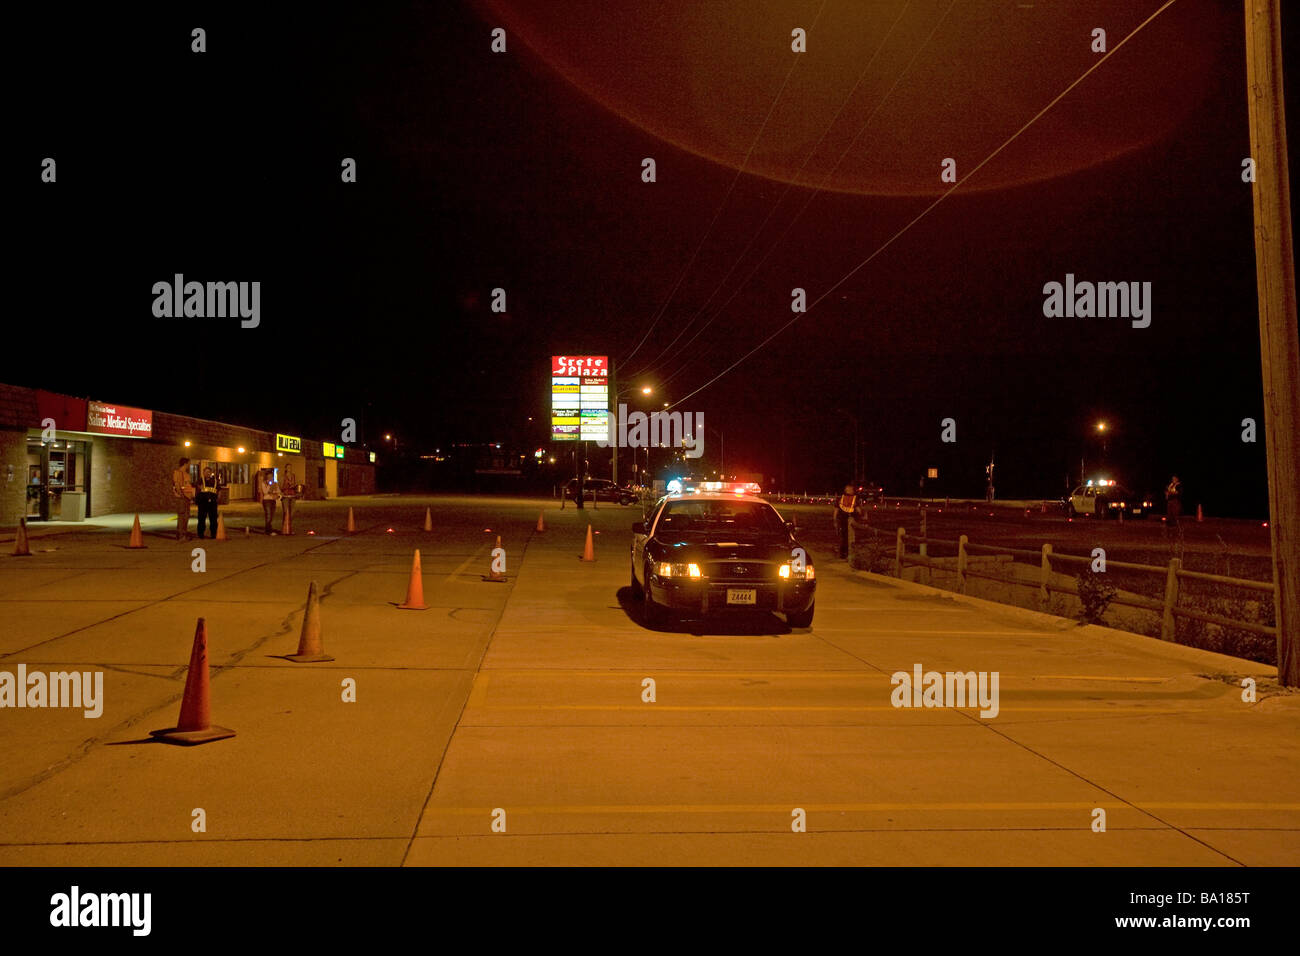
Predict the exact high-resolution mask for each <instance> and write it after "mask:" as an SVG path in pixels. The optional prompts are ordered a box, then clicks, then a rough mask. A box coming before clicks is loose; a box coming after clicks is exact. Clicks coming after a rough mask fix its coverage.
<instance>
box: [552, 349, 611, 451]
mask: <svg viewBox="0 0 1300 956" xmlns="http://www.w3.org/2000/svg"><path fill="white" fill-rule="evenodd" d="M608 438H609V358H608V356H605V355H552V356H551V440H552V441H605V440H608Z"/></svg>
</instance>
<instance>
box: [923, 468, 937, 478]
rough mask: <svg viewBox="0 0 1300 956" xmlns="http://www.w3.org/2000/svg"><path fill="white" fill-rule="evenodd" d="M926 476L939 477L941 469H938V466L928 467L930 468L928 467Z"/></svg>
mask: <svg viewBox="0 0 1300 956" xmlns="http://www.w3.org/2000/svg"><path fill="white" fill-rule="evenodd" d="M925 477H927V478H938V477H939V469H938V468H928V469H926V472H925Z"/></svg>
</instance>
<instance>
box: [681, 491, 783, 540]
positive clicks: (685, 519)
mask: <svg viewBox="0 0 1300 956" xmlns="http://www.w3.org/2000/svg"><path fill="white" fill-rule="evenodd" d="M656 530H657V531H667V532H669V533H671V534H714V533H717V532H724V533H726V534H773V533H777V534H783V533H784V532H785V524H784V523H783V522H782V521H781V517H780V515H778V514H777V513H776V511H775V510H773V508H772V507H771V506H770V505H768V504H766V503H765V502H762V501H741V500H737V501H715V500H699V499H696V500H691V499H686V500H683V501H670V502H668V504H667V506H665V508H664V513H663V515H661V516H660V518H659V525H658V528H657V529H656Z"/></svg>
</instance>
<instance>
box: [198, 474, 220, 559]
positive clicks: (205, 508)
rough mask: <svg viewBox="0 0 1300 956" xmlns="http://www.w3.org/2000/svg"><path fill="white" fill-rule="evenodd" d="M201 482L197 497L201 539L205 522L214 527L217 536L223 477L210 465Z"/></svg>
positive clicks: (214, 533)
mask: <svg viewBox="0 0 1300 956" xmlns="http://www.w3.org/2000/svg"><path fill="white" fill-rule="evenodd" d="M199 483H200V484H199V489H198V492H199V493H198V496H197V498H196V501H197V503H198V506H199V539H200V540H202V539H203V525H204V524H205V523H206V524H207V525H208V526H209V527H210V528H211V529H212V537H214V538H215V537H216V536H217V492H218V490H220V488H221V479H220V478H219V477H218V476H217V473H216V472H215V471H213V470H212V466H211V465H209V466H208V467H206V468H204V469H203V477H202V478H200V479H199Z"/></svg>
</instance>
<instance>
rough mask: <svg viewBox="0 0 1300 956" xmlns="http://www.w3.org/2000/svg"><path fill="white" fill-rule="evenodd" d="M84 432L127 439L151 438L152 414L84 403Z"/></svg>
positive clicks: (94, 403)
mask: <svg viewBox="0 0 1300 956" xmlns="http://www.w3.org/2000/svg"><path fill="white" fill-rule="evenodd" d="M86 431H88V432H93V433H94V434H96V435H125V436H126V437H128V438H150V437H152V436H153V412H151V411H148V410H147V409H143V408H128V407H127V406H126V405H106V404H104V403H103V402H87V403H86Z"/></svg>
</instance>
